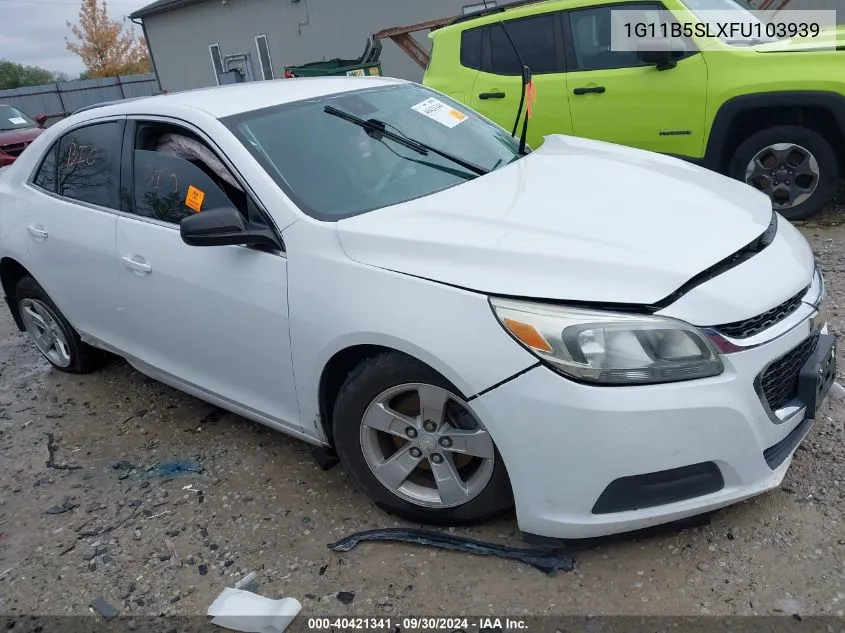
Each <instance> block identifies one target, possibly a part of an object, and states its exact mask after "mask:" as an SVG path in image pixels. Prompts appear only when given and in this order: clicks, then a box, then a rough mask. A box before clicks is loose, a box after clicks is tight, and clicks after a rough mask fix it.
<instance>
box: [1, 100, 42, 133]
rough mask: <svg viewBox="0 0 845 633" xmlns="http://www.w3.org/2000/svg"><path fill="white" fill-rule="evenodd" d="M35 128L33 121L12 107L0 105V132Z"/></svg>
mask: <svg viewBox="0 0 845 633" xmlns="http://www.w3.org/2000/svg"><path fill="white" fill-rule="evenodd" d="M32 127H36V125H35V121H33V120H32V119H30V118H29V117H28V116H27V115H25V114H24V113H23V112H21V111H20V110H18V109H17V108H13V107H12V106H7V105H0V132H7V131H9V130H25V129H26V128H32Z"/></svg>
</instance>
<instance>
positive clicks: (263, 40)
mask: <svg viewBox="0 0 845 633" xmlns="http://www.w3.org/2000/svg"><path fill="white" fill-rule="evenodd" d="M255 46H256V48H257V49H258V61H259V62H260V63H261V77H262V78H263V79H275V76H274V75H273V62H272V61H270V47H269V46H268V45H267V36H266V35H258V36H256V38H255Z"/></svg>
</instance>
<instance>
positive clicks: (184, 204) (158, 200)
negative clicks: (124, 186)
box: [131, 125, 248, 224]
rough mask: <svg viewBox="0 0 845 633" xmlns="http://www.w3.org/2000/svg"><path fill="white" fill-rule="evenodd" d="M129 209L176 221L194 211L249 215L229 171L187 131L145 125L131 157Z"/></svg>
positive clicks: (149, 215)
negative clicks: (234, 211) (217, 210)
mask: <svg viewBox="0 0 845 633" xmlns="http://www.w3.org/2000/svg"><path fill="white" fill-rule="evenodd" d="M133 184H134V187H133V188H134V195H133V205H132V211H131V212H132V213H133V214H134V215H139V216H141V217H145V218H153V219H155V220H161V221H163V222H172V223H174V224H178V223H179V222H180V221H181V220H182V219H183V218H186V217H188V216H189V215H191V214H193V213H198V212H201V211H205V210H206V209H215V208H221V207H233V208H235V209H237V210H238V211H240V212H241V213H242V214H243V215H244V217H245V218H246V217H248V215H247V214H248V209H247V196H246V194H245V193H244V191H243V190H242V189H241V187H240V185H239V184H238V182H237V180H235V179H234V178H233V177H232V175H231V173H230V172H229V170H228V169H227V168H226V167H225V166H224V165H223V163H222V162H221V161H220V160H219V159H218V158H217V156H216V155H215V154H214V153H213V152H212V151H211V150H210V149H209V148H208V146H207V145H205V143H203V142H202V141H200V140H199V139H198V138H197V137H196V136H195V135H193V134H192V133H191V132H188V131H185V130H181V129H179V128H177V127H175V126H166V125H144V126H141V128H140V129H139V130H138V134H137V136H136V144H135V150H134V156H133Z"/></svg>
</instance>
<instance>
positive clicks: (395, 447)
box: [360, 383, 495, 508]
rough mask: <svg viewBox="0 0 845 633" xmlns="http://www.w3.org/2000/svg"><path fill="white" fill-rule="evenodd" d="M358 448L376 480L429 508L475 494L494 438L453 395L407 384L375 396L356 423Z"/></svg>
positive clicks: (490, 460)
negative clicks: (359, 446) (358, 427)
mask: <svg viewBox="0 0 845 633" xmlns="http://www.w3.org/2000/svg"><path fill="white" fill-rule="evenodd" d="M360 441H361V448H362V451H363V454H364V459H365V460H366V463H367V466H369V468H370V470H371V471H372V473H373V474H374V475H375V477H376V479H378V480H379V482H381V484H382V485H383V486H385V487H386V488H388V489H389V490H390V491H391V492H393V493H394V494H395V495H397V496H399V497H401V498H402V499H404V500H406V501H409V502H411V503H413V504H416V505H419V506H424V507H428V508H452V507H456V506H460V505H463V504H465V503H467V502H469V501H470V500H472V499H474V498H475V497H476V496H478V495H479V494H480V493H481V492H482V491H483V490H484V489H485V488H486V486H487V484H488V483H489V481H490V477H491V476H492V474H493V467H494V464H495V449H494V446H493V439H492V438H491V437H490V434H489V433H488V432H487V430H486V429H484V427H483V426H482V425H481V423H480V422H479V420H478V419H477V418H476V417H475V415H474V414H473V413H472V412H471V410H470V408H469V405H467V403H466V402H464V401H463V400H461V399H460V398H459V397H458V396H456V395H455V394H453V393H451V392H449V391H448V390H446V389H441V388H440V387H435V386H434V385H429V384H422V383H410V384H404V385H398V386H396V387H392V388H390V389H388V390H386V391H384V392H382V393H381V394H379V395H378V396H377V397H376V398H375V399H374V400H373V401H372V402H371V403H370V405H369V407H367V410H366V411H365V412H364V417H363V420H362V424H361V432H360Z"/></svg>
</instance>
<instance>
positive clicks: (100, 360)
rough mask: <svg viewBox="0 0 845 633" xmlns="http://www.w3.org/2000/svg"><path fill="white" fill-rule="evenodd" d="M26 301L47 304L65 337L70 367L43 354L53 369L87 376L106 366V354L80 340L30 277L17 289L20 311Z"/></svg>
mask: <svg viewBox="0 0 845 633" xmlns="http://www.w3.org/2000/svg"><path fill="white" fill-rule="evenodd" d="M25 299H30V300H37V301H40V302H41V303H43V304H46V306H47V307H48V308H49V309H50V311H51V312H52V313H53V315H54V316H55V319H56V323H57V324H58V326H59V328H60V329H61V331H62V333H63V334H64V336H65V340H66V341H67V346H68V351H69V356H70V364H69V365H67V366H64V367H63V366H61V365H59V364H57V363H55V362H54V361H53V359H51V358H50V357H49V356H47V355H45V354H43V353H42V356H43V357H44V358H45V359H47V361H48V362H49V363H50V364H51V365H52V366H53V367H55V368H56V369H58V370H59V371H63V372H67V373H70V374H87V373H91V372H92V371H95V370H97V369H99V368H100V367H102V366H103V365H104V364H105V362H106V360H107V358H108V355H107V354H106V352H104V351H103V350H99V349H97V348H96V347H91V346H90V345H88V344H87V343H84V342H83V341H82V340H81V339H80V338H79V334H78V333H77V332H76V330H74V329H73V326H71V324H70V323H68V321H67V319H66V318H65V316H64V315H63V314H62V312H61V310H59V308H58V306H56V304H55V303H54V302H53V300H52V299H51V298H50V296H49V295H48V294H47V293H46V292H45V290H44V288H42V287H41V285H40V284H39V283H38V282H37V281H35V279H33V278H32V277H30V276H28V275H27V276H25V277H23V278H21V280H20V281H19V282H18V285H17V286H16V287H15V302H16V304H17V309H18V310H19V311H22V308H21V304H22V302H23V301H24V300H25ZM30 338H31V337H30ZM33 344H34V341H33ZM39 352H40V350H39Z"/></svg>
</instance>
